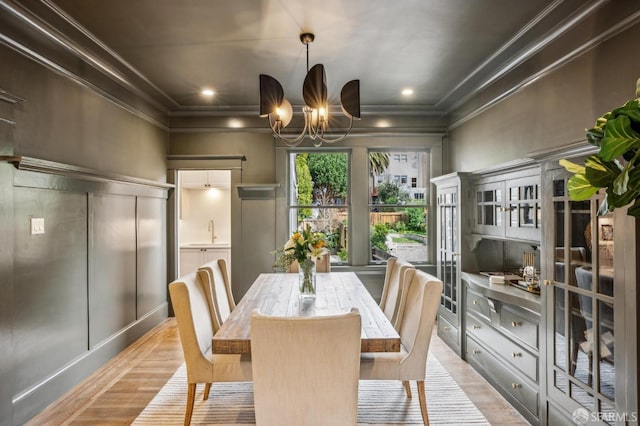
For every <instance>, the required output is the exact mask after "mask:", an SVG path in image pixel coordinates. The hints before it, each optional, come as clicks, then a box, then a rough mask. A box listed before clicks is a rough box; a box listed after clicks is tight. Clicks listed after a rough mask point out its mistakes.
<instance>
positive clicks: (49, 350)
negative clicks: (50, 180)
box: [13, 187, 88, 399]
mask: <svg viewBox="0 0 640 426" xmlns="http://www.w3.org/2000/svg"><path fill="white" fill-rule="evenodd" d="M14 196H15V209H14V211H15V221H14V226H15V228H14V235H15V244H14V247H15V254H14V256H15V260H14V290H13V294H14V297H13V306H14V345H13V351H14V369H13V371H14V398H18V399H19V397H20V395H21V394H23V393H25V392H26V391H29V390H30V389H31V388H32V387H33V386H34V385H36V384H38V383H39V382H40V381H42V380H44V379H45V378H47V377H48V376H50V375H51V374H53V373H54V372H56V371H57V370H59V369H61V368H62V367H64V366H65V365H66V364H67V363H68V362H69V361H70V360H72V359H74V358H77V357H78V356H80V355H82V354H84V353H85V352H86V351H87V349H88V330H87V315H88V314H87V312H88V309H87V195H86V194H85V193H77V192H65V191H55V190H49V189H40V188H24V187H17V188H15V192H14ZM31 218H43V219H44V222H45V223H44V234H36V235H32V234H31Z"/></svg>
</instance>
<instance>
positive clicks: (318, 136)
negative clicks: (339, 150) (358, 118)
mask: <svg viewBox="0 0 640 426" xmlns="http://www.w3.org/2000/svg"><path fill="white" fill-rule="evenodd" d="M351 129H353V117H350V118H349V128H348V129H347V133H345V134H344V135H342V136H338V137H337V138H335V139H329V138H325V137H324V133H323V134H322V135H317V137H316V138H317V139H318V140H319V141H321V142H324V143H328V144H332V143H336V142H340V141H342V140H344V139H345V138H346V137H347V136H349V134H350V133H351ZM318 146H319V145H318Z"/></svg>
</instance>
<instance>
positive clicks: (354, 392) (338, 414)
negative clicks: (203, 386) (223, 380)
mask: <svg viewBox="0 0 640 426" xmlns="http://www.w3.org/2000/svg"><path fill="white" fill-rule="evenodd" d="M360 336H361V319H360V313H359V312H358V310H357V309H355V308H354V309H352V310H351V312H349V313H345V314H341V315H334V316H325V317H303V318H292V317H270V316H263V315H261V314H260V313H259V312H257V311H254V313H253V314H252V316H251V358H252V362H253V399H254V405H255V411H256V424H257V425H260V426H271V425H277V426H280V425H306V426H316V425H317V426H325V425H336V426H337V425H355V424H356V422H357V418H358V376H359V368H360ZM336 342H338V344H336Z"/></svg>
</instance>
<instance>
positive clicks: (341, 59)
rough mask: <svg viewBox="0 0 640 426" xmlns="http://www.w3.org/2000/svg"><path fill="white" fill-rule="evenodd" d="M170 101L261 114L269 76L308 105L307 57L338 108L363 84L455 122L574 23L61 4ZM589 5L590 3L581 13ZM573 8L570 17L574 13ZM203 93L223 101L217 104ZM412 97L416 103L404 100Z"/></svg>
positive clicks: (433, 1)
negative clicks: (346, 93) (261, 81)
mask: <svg viewBox="0 0 640 426" xmlns="http://www.w3.org/2000/svg"><path fill="white" fill-rule="evenodd" d="M51 3H55V5H57V6H58V7H59V8H60V9H61V11H63V14H67V15H68V16H69V17H70V18H71V19H72V20H74V21H76V22H77V23H79V24H80V26H82V27H84V28H85V29H86V30H88V31H89V32H90V33H92V34H93V35H94V36H95V37H96V38H97V39H99V40H101V41H102V42H103V43H104V44H105V45H106V46H108V48H110V49H111V50H112V51H113V52H115V54H116V55H117V56H119V57H120V58H121V59H122V60H123V61H124V62H126V63H128V64H129V65H130V66H131V67H133V68H134V69H136V70H137V71H138V72H139V73H141V74H142V75H143V76H144V77H146V79H148V80H149V81H150V82H151V83H152V84H153V85H154V86H156V88H157V90H158V91H160V92H163V93H164V95H163V98H164V99H165V100H166V106H167V109H168V110H181V109H189V108H205V107H206V108H209V109H216V108H227V109H234V108H257V105H258V76H259V74H262V73H263V74H269V75H271V76H273V77H275V78H276V79H277V80H279V81H280V83H281V84H282V85H283V87H284V91H285V96H286V97H287V98H288V99H289V100H290V101H291V103H292V104H293V105H294V106H295V105H302V103H303V101H302V82H303V79H304V75H305V72H306V50H305V49H306V48H305V46H304V45H303V44H302V43H301V42H300V40H299V34H300V33H302V32H313V33H315V36H316V38H315V42H313V43H312V44H311V45H310V53H309V56H310V65H311V66H312V65H314V64H316V63H322V64H324V65H325V69H326V73H327V83H328V88H329V98H330V103H332V104H339V101H338V95H339V92H340V88H341V87H342V86H343V85H344V84H345V83H346V82H347V81H349V80H352V79H359V80H360V93H361V94H360V97H361V103H362V106H363V111H364V110H366V109H367V108H380V109H382V108H389V109H392V108H419V109H423V110H427V111H430V110H433V111H443V112H447V111H450V110H451V109H452V108H454V107H455V106H456V103H459V102H461V100H462V99H464V98H465V97H468V96H469V95H470V94H472V93H474V92H476V91H478V90H481V88H482V87H484V86H486V85H487V84H488V83H489V82H491V81H492V80H491V79H492V78H494V77H495V76H496V75H497V74H499V73H500V72H501V70H504V69H505V67H506V68H508V67H509V66H513V65H514V64H515V63H517V62H518V61H519V60H521V59H522V58H523V55H526V52H527V51H529V50H530V49H531V48H532V46H535V45H536V43H538V42H539V40H540V39H541V38H542V37H544V36H545V35H546V34H548V33H549V31H551V30H552V29H553V28H555V27H557V26H558V25H559V23H561V22H562V21H563V20H565V19H566V18H567V16H568V15H569V14H570V12H573V9H571V1H565V2H563V1H560V0H556V1H552V0H527V1H516V0H403V1H394V2H390V1H388V0H349V1H344V0H343V1H340V0H324V1H322V0H317V1H307V2H301V1H287V0H261V1H255V0H234V1H213V0H183V1H176V0H135V1H131V0H110V1H102V0H52V1H51ZM573 3H574V4H577V3H579V2H573ZM562 8H564V9H562ZM203 88H212V89H214V90H215V92H216V94H215V96H214V97H212V98H206V97H204V96H202V95H201V94H200V91H201V90H202V89H203ZM404 88H412V89H413V90H414V94H413V95H412V96H409V97H406V96H403V95H402V94H401V90H402V89H404Z"/></svg>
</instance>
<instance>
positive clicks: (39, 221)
mask: <svg viewBox="0 0 640 426" xmlns="http://www.w3.org/2000/svg"><path fill="white" fill-rule="evenodd" d="M36 234H44V218H43V217H32V218H31V235H36Z"/></svg>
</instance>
